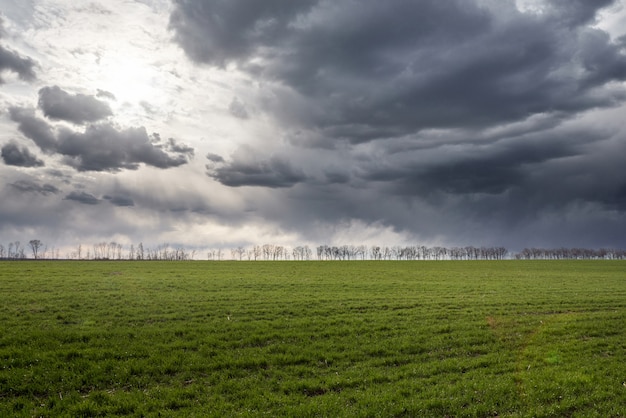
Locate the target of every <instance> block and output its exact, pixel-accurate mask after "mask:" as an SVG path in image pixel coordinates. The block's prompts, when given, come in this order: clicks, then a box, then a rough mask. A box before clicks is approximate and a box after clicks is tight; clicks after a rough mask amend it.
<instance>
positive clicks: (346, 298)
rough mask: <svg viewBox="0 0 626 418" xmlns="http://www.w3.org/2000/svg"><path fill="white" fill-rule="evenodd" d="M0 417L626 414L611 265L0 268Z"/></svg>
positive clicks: (625, 346)
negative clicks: (0, 299) (0, 298)
mask: <svg viewBox="0 0 626 418" xmlns="http://www.w3.org/2000/svg"><path fill="white" fill-rule="evenodd" d="M0 294H1V295H2V302H1V303H0V319H1V322H0V331H1V332H0V416H2V417H13V416H25V417H30V416H37V417H39V416H44V417H45V416H68V417H79V416H89V417H91V416H124V415H127V416H159V415H160V416H180V417H191V416H216V417H222V416H261V415H265V416H293V417H307V416H321V417H337V416H350V417H353V416H357V417H358V416H363V417H392V416H409V417H429V416H433V417H444V416H454V417H487V416H500V417H529V416H536V417H542V416H563V417H577V416H579V417H590V416H597V417H623V416H626V383H625V381H626V262H624V261H485V262H483V261H470V262H464V261H453V262H449V261H431V262H427V261H398V262H396V261H352V262H285V261H284V262H207V261H205V262H191V261H188V262H129V261H119V262H80V261H68V262H62V261H58V262H50V261H41V262H37V261H23V262H0Z"/></svg>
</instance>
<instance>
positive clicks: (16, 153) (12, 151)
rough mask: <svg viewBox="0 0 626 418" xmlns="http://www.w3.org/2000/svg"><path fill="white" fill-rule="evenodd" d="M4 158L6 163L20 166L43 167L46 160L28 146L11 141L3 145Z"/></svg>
mask: <svg viewBox="0 0 626 418" xmlns="http://www.w3.org/2000/svg"><path fill="white" fill-rule="evenodd" d="M2 159H3V160H4V163H5V164H6V165H14V166H18V167H42V166H43V165H44V162H43V161H42V160H40V159H39V158H37V157H36V156H35V155H33V154H32V153H31V152H30V151H29V150H28V148H26V147H20V146H19V145H18V144H16V143H14V142H10V143H8V144H6V145H5V146H3V147H2Z"/></svg>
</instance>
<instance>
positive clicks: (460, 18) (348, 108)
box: [170, 0, 626, 143]
mask: <svg viewBox="0 0 626 418" xmlns="http://www.w3.org/2000/svg"><path fill="white" fill-rule="evenodd" d="M287 3H288V4H286V3H285V2H283V1H273V2H264V3H263V5H262V6H261V5H259V6H255V7H249V3H248V2H243V1H234V2H228V4H226V3H222V2H217V1H208V2H207V1H184V2H183V1H176V2H175V9H174V11H173V13H172V16H171V20H170V26H171V28H172V29H173V30H174V31H175V34H176V36H175V40H176V42H178V44H179V45H180V46H181V47H182V48H183V49H184V50H185V52H186V53H187V54H188V56H189V57H190V58H191V59H193V60H195V61H197V62H201V63H207V64H211V65H216V66H224V65H225V64H227V63H233V64H236V65H237V66H238V67H239V68H240V69H242V70H244V71H247V72H249V73H250V74H253V75H255V76H260V77H263V78H265V79H267V80H270V81H271V80H277V81H280V82H281V83H284V84H286V85H287V86H289V87H291V88H292V89H293V90H294V91H296V92H298V93H299V94H300V95H301V98H302V99H303V100H305V101H307V102H309V103H310V104H311V108H313V109H316V110H315V114H312V115H309V124H308V127H309V128H311V129H313V127H314V129H316V130H319V131H320V132H321V133H322V134H323V135H324V136H327V137H332V138H335V139H344V140H347V141H349V142H352V143H360V142H365V141H370V140H375V139H385V138H389V137H399V136H403V135H407V134H413V133H415V132H418V131H420V130H423V129H428V128H449V127H472V126H473V127H488V126H495V125H497V124H500V123H503V122H510V121H515V120H519V119H524V118H527V117H529V116H531V115H535V114H541V113H554V112H565V113H568V114H575V113H578V112H581V111H584V110H587V109H592V108H596V107H602V106H613V105H615V104H616V103H619V102H621V101H623V100H624V99H625V98H626V96H625V92H624V89H623V88H617V87H615V86H613V87H612V88H611V89H603V88H602V87H603V86H604V85H606V84H607V83H611V82H612V81H622V80H625V79H626V55H624V54H623V52H622V50H621V47H620V46H619V45H617V44H615V43H614V42H613V41H611V39H609V38H608V36H606V34H605V33H604V32H602V31H600V30H598V29H592V28H589V27H588V26H585V24H586V23H588V22H590V21H592V20H593V18H594V16H595V15H596V13H597V11H598V10H599V9H600V8H602V7H605V6H607V5H609V4H612V3H613V2H612V1H607V0H601V1H593V2H583V1H576V2H573V3H571V4H570V2H564V1H556V0H555V1H552V2H551V3H550V7H548V8H547V9H546V11H545V12H544V13H543V14H541V15H531V14H524V13H521V12H520V11H518V10H517V9H516V8H515V7H514V5H513V4H512V2H508V1H505V2H498V4H495V3H494V4H492V5H491V6H490V7H485V5H484V3H483V2H478V1H453V2H448V3H446V5H445V7H444V6H443V5H442V4H441V2H439V1H435V0H429V1H422V2H419V3H416V2H412V1H406V0H392V1H391V2H385V3H384V4H383V3H380V2H376V1H369V0H365V1H358V2H342V3H330V2H322V1H315V2H312V1H306V2H295V3H292V2H287ZM564 10H565V11H567V13H565V12H564ZM276 111H277V112H278V113H280V112H281V111H280V110H278V109H277V110H276Z"/></svg>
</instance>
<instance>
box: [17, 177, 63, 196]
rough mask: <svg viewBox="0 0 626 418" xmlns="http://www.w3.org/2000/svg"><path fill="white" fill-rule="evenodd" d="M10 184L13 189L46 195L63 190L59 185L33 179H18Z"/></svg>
mask: <svg viewBox="0 0 626 418" xmlns="http://www.w3.org/2000/svg"><path fill="white" fill-rule="evenodd" d="M10 186H11V187H12V188H13V189H15V190H18V191H20V192H24V193H37V194H41V195H44V196H47V195H50V194H58V193H60V192H61V191H60V190H59V189H58V188H57V187H55V186H53V185H51V184H48V183H44V184H40V183H38V182H36V181H32V180H18V181H16V182H14V183H11V184H10Z"/></svg>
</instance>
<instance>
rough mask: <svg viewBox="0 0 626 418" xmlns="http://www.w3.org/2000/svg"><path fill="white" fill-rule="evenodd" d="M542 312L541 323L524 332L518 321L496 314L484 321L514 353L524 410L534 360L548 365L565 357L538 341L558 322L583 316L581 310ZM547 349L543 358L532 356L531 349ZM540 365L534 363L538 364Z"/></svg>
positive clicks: (526, 403)
mask: <svg viewBox="0 0 626 418" xmlns="http://www.w3.org/2000/svg"><path fill="white" fill-rule="evenodd" d="M536 315H540V317H539V321H538V324H537V325H535V326H533V327H532V328H530V329H527V330H526V332H524V329H520V328H519V325H517V326H516V323H515V321H508V322H503V321H500V320H499V319H498V318H496V317H493V316H487V317H486V318H485V321H486V322H487V325H488V326H489V328H490V329H491V330H492V332H493V333H494V334H495V335H496V337H497V338H498V339H499V340H500V341H501V342H502V343H504V344H505V345H507V346H508V347H509V349H510V350H511V351H512V353H514V355H515V368H514V369H515V374H514V376H513V380H514V382H515V386H516V388H517V394H518V397H519V399H520V400H521V401H522V405H523V406H524V409H525V410H528V407H529V406H531V405H529V399H528V396H529V394H528V390H527V388H526V386H527V385H526V381H527V380H528V373H529V372H530V371H531V369H532V368H533V364H532V363H533V362H535V363H537V361H538V360H540V361H542V362H543V363H545V364H551V365H554V364H559V363H561V361H562V356H561V355H560V354H559V353H558V352H554V350H549V347H550V344H546V343H544V342H541V341H538V340H540V337H541V336H543V335H545V334H546V333H547V332H549V331H550V330H551V329H553V328H554V327H555V326H556V325H558V324H562V323H563V322H569V321H571V320H572V318H575V317H578V316H580V315H581V313H580V312H572V311H568V312H548V313H537V314H536ZM533 350H536V351H537V352H547V353H548V355H547V356H543V357H542V358H541V359H539V358H538V356H537V355H536V354H535V355H534V356H533V355H532V351H533ZM533 357H534V359H533ZM536 365H537V364H535V366H536Z"/></svg>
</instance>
